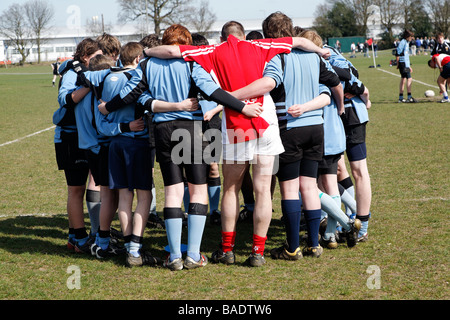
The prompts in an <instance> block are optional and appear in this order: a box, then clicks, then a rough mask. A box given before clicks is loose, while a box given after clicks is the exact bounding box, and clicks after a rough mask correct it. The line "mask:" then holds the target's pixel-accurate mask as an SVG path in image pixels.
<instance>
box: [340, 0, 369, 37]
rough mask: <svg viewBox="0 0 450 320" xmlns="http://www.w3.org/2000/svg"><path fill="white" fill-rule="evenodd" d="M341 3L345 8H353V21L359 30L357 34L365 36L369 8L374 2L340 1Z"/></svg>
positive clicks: (360, 0)
mask: <svg viewBox="0 0 450 320" xmlns="http://www.w3.org/2000/svg"><path fill="white" fill-rule="evenodd" d="M342 2H343V3H344V4H345V5H346V6H347V7H349V8H353V11H354V14H355V16H354V19H355V22H356V25H357V26H358V28H359V32H358V34H359V35H363V36H365V35H366V33H367V21H368V20H369V17H370V14H371V12H370V11H369V7H370V6H372V5H373V4H374V0H342Z"/></svg>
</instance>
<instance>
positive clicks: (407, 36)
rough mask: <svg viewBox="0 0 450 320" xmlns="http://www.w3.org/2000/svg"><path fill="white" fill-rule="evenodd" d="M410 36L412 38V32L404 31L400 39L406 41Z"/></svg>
mask: <svg viewBox="0 0 450 320" xmlns="http://www.w3.org/2000/svg"><path fill="white" fill-rule="evenodd" d="M412 36H414V33H413V32H412V31H410V30H405V31H404V32H403V35H402V38H403V39H408V38H409V37H412Z"/></svg>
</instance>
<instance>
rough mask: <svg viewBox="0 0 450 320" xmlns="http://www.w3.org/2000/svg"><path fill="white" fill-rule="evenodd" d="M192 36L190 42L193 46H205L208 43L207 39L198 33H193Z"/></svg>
mask: <svg viewBox="0 0 450 320" xmlns="http://www.w3.org/2000/svg"><path fill="white" fill-rule="evenodd" d="M191 36H192V44H193V45H194V46H207V45H209V42H208V39H206V38H205V37H204V36H203V35H201V34H200V33H193V34H191Z"/></svg>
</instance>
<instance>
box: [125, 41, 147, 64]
mask: <svg viewBox="0 0 450 320" xmlns="http://www.w3.org/2000/svg"><path fill="white" fill-rule="evenodd" d="M143 50H144V47H143V46H142V45H141V44H140V43H139V42H128V43H127V44H126V45H124V46H123V47H122V48H121V49H120V61H122V64H123V65H124V66H127V65H130V64H132V63H133V61H134V59H136V58H137V57H139V56H140V55H141V54H142V51H143Z"/></svg>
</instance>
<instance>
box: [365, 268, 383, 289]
mask: <svg viewBox="0 0 450 320" xmlns="http://www.w3.org/2000/svg"><path fill="white" fill-rule="evenodd" d="M366 273H368V274H370V276H369V277H368V278H367V281H366V286H367V288H369V289H371V290H372V289H380V288H381V269H380V267H379V266H377V265H370V266H368V267H367V270H366Z"/></svg>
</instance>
